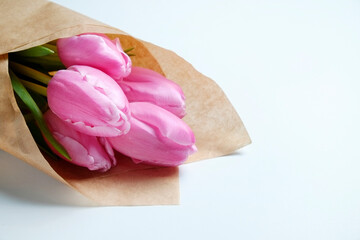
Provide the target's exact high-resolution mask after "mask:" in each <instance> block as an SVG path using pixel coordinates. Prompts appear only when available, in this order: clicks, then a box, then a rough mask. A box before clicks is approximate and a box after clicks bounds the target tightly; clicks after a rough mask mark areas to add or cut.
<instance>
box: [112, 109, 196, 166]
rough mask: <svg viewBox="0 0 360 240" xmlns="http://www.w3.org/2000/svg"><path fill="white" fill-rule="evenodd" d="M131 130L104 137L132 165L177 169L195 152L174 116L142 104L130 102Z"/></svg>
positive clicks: (189, 136) (192, 141)
mask: <svg viewBox="0 0 360 240" xmlns="http://www.w3.org/2000/svg"><path fill="white" fill-rule="evenodd" d="M130 108H131V113H132V118H131V120H130V122H131V129H130V131H129V132H128V134H126V135H122V136H119V137H114V138H108V140H109V142H110V143H111V145H112V146H113V148H114V149H115V150H117V151H119V152H120V153H122V154H124V155H127V156H129V157H131V158H132V159H133V160H134V162H144V163H148V164H154V165H163V166H177V165H180V164H181V163H183V162H184V161H185V160H186V159H187V158H188V156H189V155H190V154H192V153H194V152H196V150H197V149H196V147H195V137H194V134H193V132H192V131H191V129H190V127H189V126H188V125H187V124H186V123H185V122H184V121H182V120H181V119H180V118H178V117H177V116H175V115H174V114H172V113H170V112H168V111H166V110H165V109H163V108H160V107H158V106H156V105H153V104H151V103H146V102H134V103H130Z"/></svg>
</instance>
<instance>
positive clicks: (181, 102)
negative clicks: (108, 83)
mask: <svg viewBox="0 0 360 240" xmlns="http://www.w3.org/2000/svg"><path fill="white" fill-rule="evenodd" d="M117 82H118V84H119V85H120V87H121V88H122V90H123V91H124V93H125V95H126V97H127V98H128V100H129V102H150V103H152V104H155V105H158V106H159V107H162V108H164V109H166V110H168V111H169V112H172V113H173V114H175V115H176V116H178V117H179V118H182V117H184V116H185V96H184V93H183V91H182V90H181V88H180V86H179V85H177V84H176V83H174V82H173V81H170V80H169V79H167V78H165V77H164V76H162V75H161V74H159V73H157V72H154V71H152V70H150V69H146V68H140V67H132V70H131V74H130V75H129V76H128V77H126V78H124V79H123V80H122V81H117Z"/></svg>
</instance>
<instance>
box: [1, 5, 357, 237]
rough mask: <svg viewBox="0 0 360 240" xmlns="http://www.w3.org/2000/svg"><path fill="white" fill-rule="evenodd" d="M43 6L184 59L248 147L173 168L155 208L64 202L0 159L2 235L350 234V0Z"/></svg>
mask: <svg viewBox="0 0 360 240" xmlns="http://www.w3.org/2000/svg"><path fill="white" fill-rule="evenodd" d="M56 2H58V3H60V4H62V5H64V6H67V7H69V8H71V9H73V10H76V11H79V12H81V13H83V14H85V15H88V16H90V17H92V18H95V19H97V20H100V21H102V22H105V23H107V24H110V25H112V26H114V27H117V28H120V29H122V30H124V31H126V32H128V33H130V34H131V35H133V36H135V37H138V38H141V39H144V40H147V41H150V42H153V43H155V44H157V45H160V46H162V47H165V48H168V49H171V50H174V51H175V52H176V53H178V54H179V55H180V56H182V57H184V58H185V59H186V60H188V61H189V62H191V63H192V64H193V65H194V66H195V68H197V69H198V70H199V71H200V72H202V73H204V74H205V75H207V76H209V77H211V78H212V79H214V80H215V81H216V82H217V83H218V84H219V85H220V86H221V87H222V89H223V90H224V91H225V93H226V94H227V96H228V97H229V99H230V101H231V102H232V103H233V105H234V106H235V108H236V110H237V111H238V113H239V115H240V116H241V118H242V120H243V121H244V123H245V126H246V127H247V129H248V131H249V133H250V136H251V138H252V140H253V144H252V145H250V146H248V147H246V148H244V149H241V150H240V151H238V152H237V153H235V154H233V155H230V156H226V157H221V158H216V159H210V160H206V161H201V162H198V163H193V164H188V165H185V166H181V168H180V171H181V178H180V184H181V205H180V206H155V207H84V206H76V205H74V204H73V203H74V202H78V201H80V202H83V203H85V202H86V199H84V198H83V197H82V196H80V194H78V193H76V192H74V191H73V190H71V189H70V188H68V187H66V186H64V185H62V184H61V183H58V182H57V181H55V180H53V179H51V178H50V177H48V176H47V175H45V174H43V173H42V172H39V171H38V170H36V169H34V168H32V167H30V166H28V165H26V164H25V163H23V162H22V161H20V160H18V159H16V158H14V157H12V156H10V155H8V154H7V153H4V152H0V160H1V161H0V239H1V240H3V239H29V238H30V237H33V239H100V238H103V237H104V239H112V238H114V239H171V240H177V239H207V240H209V239H276V240H279V239H284V240H285V239H286V240H287V239H299V240H300V239H301V240H302V239H314V240H321V239H326V240H331V239H334V240H335V239H336V240H340V239H341V240H344V239H360V174H359V173H360V153H359V147H358V145H359V143H360V141H359V140H360V139H359V136H360V109H359V107H360V104H359V103H360V96H359V93H360V91H359V90H360V68H359V64H360V29H359V28H360V2H359V1H340V0H339V1H314V0H309V1H308V0H299V1H235V0H234V1H213V0H212V1H190V0H183V1H159V0H157V1H146V0H143V1H141V0H131V1H105V0H103V1H96V2H95V1H84V0H83V1H73V0H71V1H70V0H56ZM29 4H30V1H29Z"/></svg>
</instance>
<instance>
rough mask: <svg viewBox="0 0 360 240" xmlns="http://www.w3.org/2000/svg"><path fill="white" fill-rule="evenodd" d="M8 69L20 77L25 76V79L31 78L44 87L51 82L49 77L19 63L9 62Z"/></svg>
mask: <svg viewBox="0 0 360 240" xmlns="http://www.w3.org/2000/svg"><path fill="white" fill-rule="evenodd" d="M10 67H11V68H12V70H14V71H15V72H18V73H20V74H22V75H25V76H27V77H30V78H33V79H35V80H37V81H39V82H42V83H44V84H46V85H48V84H49V81H50V80H51V77H50V76H48V75H46V74H45V73H42V72H39V71H37V70H35V69H32V68H29V67H27V66H24V65H22V64H19V63H15V62H10Z"/></svg>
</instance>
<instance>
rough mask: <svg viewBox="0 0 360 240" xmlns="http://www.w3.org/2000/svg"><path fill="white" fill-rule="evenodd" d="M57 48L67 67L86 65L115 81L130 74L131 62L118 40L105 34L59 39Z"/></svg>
mask: <svg viewBox="0 0 360 240" xmlns="http://www.w3.org/2000/svg"><path fill="white" fill-rule="evenodd" d="M57 48H58V53H59V57H60V60H61V62H62V63H63V64H64V65H65V66H66V67H70V66H72V65H86V66H90V67H94V68H97V69H99V70H101V71H103V72H104V73H106V74H108V75H109V76H110V77H112V78H114V79H120V78H123V77H126V76H128V75H129V74H130V71H131V60H130V58H129V56H128V55H127V54H126V53H125V52H124V51H123V50H122V48H121V45H120V42H119V39H118V38H116V39H115V40H113V41H111V40H110V39H109V38H108V37H107V36H106V35H103V34H82V35H79V36H73V37H69V38H61V39H59V40H58V41H57Z"/></svg>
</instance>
